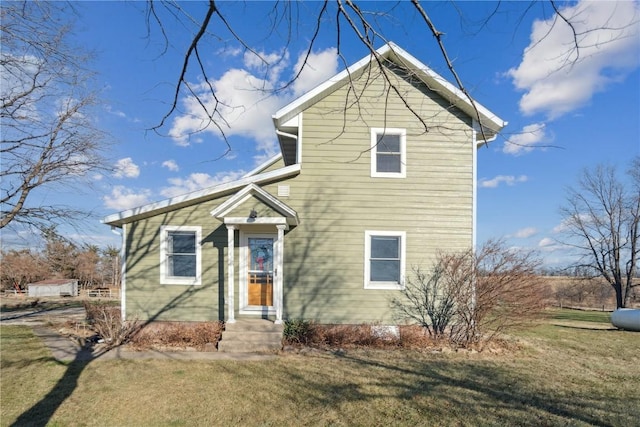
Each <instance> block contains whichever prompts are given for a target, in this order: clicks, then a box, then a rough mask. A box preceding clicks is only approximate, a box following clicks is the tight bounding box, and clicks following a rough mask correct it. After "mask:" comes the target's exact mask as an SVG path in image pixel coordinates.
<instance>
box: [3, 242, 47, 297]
mask: <svg viewBox="0 0 640 427" xmlns="http://www.w3.org/2000/svg"><path fill="white" fill-rule="evenodd" d="M0 265H2V269H0V281H1V286H0V288H2V289H9V288H13V289H15V290H16V291H21V290H22V289H25V288H26V286H27V284H29V283H33V282H37V281H39V280H43V279H46V278H47V277H48V276H49V269H48V266H47V265H46V262H45V261H44V259H43V258H42V256H41V254H39V253H37V252H33V251H31V250H30V249H22V250H10V251H7V252H0Z"/></svg>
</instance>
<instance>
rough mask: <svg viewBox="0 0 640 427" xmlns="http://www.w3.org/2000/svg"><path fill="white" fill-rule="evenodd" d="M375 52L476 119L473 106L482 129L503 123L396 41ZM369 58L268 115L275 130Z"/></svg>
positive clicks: (355, 71) (359, 68) (501, 126)
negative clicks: (410, 71) (409, 72)
mask: <svg viewBox="0 0 640 427" xmlns="http://www.w3.org/2000/svg"><path fill="white" fill-rule="evenodd" d="M376 55H377V56H378V58H380V59H390V60H394V62H399V65H404V66H408V68H409V69H411V70H412V71H414V72H416V73H417V75H418V77H419V78H420V79H422V80H423V81H424V82H425V83H426V84H427V85H428V86H430V87H431V88H432V89H433V90H435V91H436V92H438V93H440V94H441V95H442V96H444V97H445V98H447V99H449V100H450V101H451V102H452V104H453V105H454V106H456V107H458V108H460V109H461V110H462V111H464V112H465V113H466V114H468V115H469V116H470V117H472V118H476V117H475V116H476V112H475V110H476V109H477V111H478V113H479V115H480V118H481V120H483V121H484V120H486V121H488V123H483V125H484V127H485V128H487V129H491V130H492V131H493V132H499V131H500V130H501V129H502V128H504V127H505V126H506V125H507V123H506V122H505V121H504V120H502V119H501V118H500V117H498V116H497V115H495V114H494V113H492V112H491V111H489V110H488V109H487V108H486V107H485V106H483V105H482V104H480V103H479V102H477V101H476V100H475V99H474V100H473V104H472V102H471V101H470V100H469V97H468V96H467V95H465V93H464V92H462V91H461V90H460V89H459V88H457V87H456V86H454V85H453V84H451V83H450V82H449V81H448V80H446V79H445V78H444V77H442V76H441V75H439V74H438V73H436V72H435V71H433V70H432V69H431V68H429V67H427V66H426V65H425V64H423V63H422V62H420V61H419V60H418V59H416V58H415V57H414V56H412V55H411V54H409V53H408V52H407V51H405V50H404V49H402V48H401V47H399V46H398V45H397V44H395V43H393V42H389V43H387V44H385V45H384V46H382V47H381V48H380V49H378V50H377V51H376ZM392 55H393V56H394V58H391V56H392ZM373 60H374V55H373V54H369V55H367V56H365V57H364V58H362V59H361V60H359V61H358V62H356V63H355V64H353V65H351V66H350V67H348V68H347V69H345V70H343V71H342V72H340V73H338V74H336V75H335V76H333V77H331V78H330V79H329V80H327V81H325V82H324V83H322V84H320V85H319V86H316V87H315V88H314V89H312V90H311V91H309V92H307V93H306V94H304V95H302V96H301V97H300V98H298V99H296V100H294V101H293V102H291V103H290V104H288V105H286V106H284V107H283V108H281V109H280V110H278V111H277V112H276V113H275V114H274V115H273V116H272V119H273V122H274V125H275V127H276V129H279V128H280V127H281V126H282V124H283V123H284V122H286V121H288V120H290V119H291V118H292V117H294V116H296V115H297V114H299V113H300V112H301V111H302V110H303V109H304V108H305V107H306V105H307V103H309V102H311V101H312V100H313V99H315V98H317V97H318V96H320V95H321V94H322V93H324V92H329V91H330V89H331V88H332V87H333V86H334V85H337V84H339V83H341V82H342V81H344V80H345V79H347V78H349V76H353V75H355V74H357V73H358V72H359V71H361V70H363V69H364V68H365V67H366V66H367V65H368V64H370V63H371V62H372V61H373ZM474 105H475V109H474Z"/></svg>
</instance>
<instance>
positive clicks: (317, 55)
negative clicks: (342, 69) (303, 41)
mask: <svg viewBox="0 0 640 427" xmlns="http://www.w3.org/2000/svg"><path fill="white" fill-rule="evenodd" d="M305 58H306V56H305V55H300V57H299V58H298V62H297V63H296V65H295V67H294V72H295V73H298V72H299V71H300V69H301V68H302V67H303V66H304V68H302V71H301V72H300V75H299V76H298V78H297V79H296V81H295V82H294V83H293V91H294V95H295V96H300V95H302V94H304V93H306V92H308V91H309V90H311V89H313V88H314V87H316V86H318V85H319V84H320V83H322V82H324V81H325V80H327V79H328V78H330V77H333V76H334V75H335V74H336V71H337V70H338V49H336V48H335V47H332V48H329V49H326V50H323V51H320V52H312V53H311V54H309V57H308V58H306V63H305Z"/></svg>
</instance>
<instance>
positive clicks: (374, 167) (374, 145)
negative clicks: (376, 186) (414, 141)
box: [370, 128, 407, 178]
mask: <svg viewBox="0 0 640 427" xmlns="http://www.w3.org/2000/svg"><path fill="white" fill-rule="evenodd" d="M379 135H398V136H399V137H400V172H378V155H377V153H378V136H379ZM370 152H371V177H372V178H406V177H407V130H406V129H400V128H371V150H370Z"/></svg>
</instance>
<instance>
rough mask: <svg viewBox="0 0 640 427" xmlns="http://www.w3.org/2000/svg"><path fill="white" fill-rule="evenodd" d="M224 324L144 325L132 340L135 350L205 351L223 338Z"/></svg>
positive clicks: (158, 323)
mask: <svg viewBox="0 0 640 427" xmlns="http://www.w3.org/2000/svg"><path fill="white" fill-rule="evenodd" d="M223 328H224V325H223V322H220V321H216V322H153V323H150V324H147V325H144V326H143V327H142V328H140V329H139V330H138V331H137V332H136V334H135V335H134V336H133V337H132V338H131V345H133V347H135V348H140V349H143V348H154V347H176V348H177V347H180V348H183V347H194V348H197V349H200V350H202V349H204V347H205V346H206V345H207V344H214V345H215V344H217V342H218V341H219V340H220V337H221V336H222V330H223Z"/></svg>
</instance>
